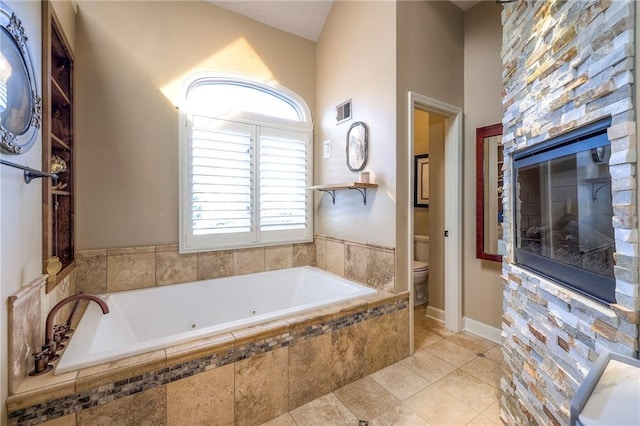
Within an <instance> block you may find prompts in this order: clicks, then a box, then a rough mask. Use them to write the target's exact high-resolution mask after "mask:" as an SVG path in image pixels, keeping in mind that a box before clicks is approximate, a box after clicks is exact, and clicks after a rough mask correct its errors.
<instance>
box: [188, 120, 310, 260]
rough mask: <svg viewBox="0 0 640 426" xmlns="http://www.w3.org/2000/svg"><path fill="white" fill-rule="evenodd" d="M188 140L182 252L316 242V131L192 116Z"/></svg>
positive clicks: (189, 121)
mask: <svg viewBox="0 0 640 426" xmlns="http://www.w3.org/2000/svg"><path fill="white" fill-rule="evenodd" d="M185 133H186V135H185V137H184V139H185V140H186V144H185V147H184V151H183V157H185V158H184V161H183V171H182V175H183V178H182V179H183V186H182V188H181V191H182V203H181V206H180V208H181V212H180V216H181V226H182V227H181V234H182V235H183V238H182V239H181V242H182V247H181V251H183V252H189V251H202V250H206V249H216V248H235V247H251V246H259V245H268V244H278V243H287V242H300V241H309V240H310V239H311V237H312V204H313V200H312V198H311V196H310V193H309V191H307V190H306V187H308V186H311V184H312V181H311V179H312V144H311V132H310V131H295V130H289V129H283V128H277V127H271V126H266V125H262V124H261V123H258V124H256V123H251V122H242V121H239V120H234V121H231V120H223V119H220V118H213V117H203V116H199V115H191V116H189V117H188V118H187V124H186V126H185Z"/></svg>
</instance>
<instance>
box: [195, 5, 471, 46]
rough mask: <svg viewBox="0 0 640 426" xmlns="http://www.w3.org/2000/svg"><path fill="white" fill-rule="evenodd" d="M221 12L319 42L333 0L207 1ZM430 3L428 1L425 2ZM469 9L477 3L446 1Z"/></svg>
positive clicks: (463, 8)
mask: <svg viewBox="0 0 640 426" xmlns="http://www.w3.org/2000/svg"><path fill="white" fill-rule="evenodd" d="M207 1H209V3H212V4H215V5H216V6H220V7H222V8H224V9H227V10H230V11H232V12H235V13H238V14H240V15H243V16H246V17H248V18H251V19H254V20H256V21H259V22H262V23H263V24H267V25H270V26H272V27H275V28H278V29H280V30H283V31H286V32H288V33H291V34H295V35H297V36H300V37H303V38H306V39H308V40H311V41H318V37H320V33H321V32H322V27H323V26H324V21H325V20H326V19H327V15H329V11H330V10H331V6H332V5H333V0H294V1H292V0H247V1H238V0H207ZM427 1H429V0H427ZM449 1H451V3H453V4H455V5H456V6H458V7H459V8H460V9H462V10H468V9H470V8H472V7H473V6H475V5H476V4H478V3H480V0H449Z"/></svg>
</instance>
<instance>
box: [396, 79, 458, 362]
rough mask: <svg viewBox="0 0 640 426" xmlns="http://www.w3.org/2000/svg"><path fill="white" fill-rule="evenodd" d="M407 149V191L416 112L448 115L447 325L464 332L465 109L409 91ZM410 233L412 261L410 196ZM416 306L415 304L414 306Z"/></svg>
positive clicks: (410, 201) (410, 203) (410, 181)
mask: <svg viewBox="0 0 640 426" xmlns="http://www.w3.org/2000/svg"><path fill="white" fill-rule="evenodd" d="M408 109H409V111H408V117H409V119H408V126H409V128H408V132H407V134H408V139H409V140H408V147H409V155H407V158H406V164H405V166H406V170H409V173H407V174H406V176H407V179H408V181H407V185H408V188H412V187H413V182H414V180H413V179H414V176H413V175H414V171H413V149H414V131H413V125H414V109H420V110H423V111H427V112H433V113H437V114H440V115H443V116H445V117H446V118H445V150H444V151H445V160H444V162H445V164H444V167H445V171H444V175H445V188H444V192H445V196H444V200H445V202H444V203H445V205H444V217H445V224H444V226H445V229H444V230H443V232H448V237H447V238H445V239H444V255H445V258H444V281H445V285H444V294H445V296H444V308H445V309H444V311H445V312H444V324H445V327H446V328H447V329H449V330H451V331H454V332H460V331H461V329H462V261H461V260H462V206H463V201H464V199H463V195H462V181H463V177H462V172H463V171H464V169H463V129H462V108H459V107H457V106H455V105H451V104H448V103H446V102H442V101H439V100H437V99H432V98H429V97H427V96H424V95H421V94H420V93H416V92H412V91H409V93H408ZM407 210H408V212H409V220H408V221H407V228H408V229H407V233H408V235H409V238H408V242H407V244H408V245H409V247H408V251H407V253H409V254H410V258H411V259H413V256H414V254H413V237H412V236H413V199H412V198H411V197H408V203H407ZM407 263H408V268H409V271H408V272H409V273H408V276H409V277H411V278H412V279H413V265H412V262H407ZM410 288H411V301H412V302H411V303H413V297H414V295H413V285H410ZM411 306H413V305H411ZM410 312H411V315H410V316H411V321H410V324H409V327H410V330H411V335H410V339H411V352H412V353H413V309H411V311H410Z"/></svg>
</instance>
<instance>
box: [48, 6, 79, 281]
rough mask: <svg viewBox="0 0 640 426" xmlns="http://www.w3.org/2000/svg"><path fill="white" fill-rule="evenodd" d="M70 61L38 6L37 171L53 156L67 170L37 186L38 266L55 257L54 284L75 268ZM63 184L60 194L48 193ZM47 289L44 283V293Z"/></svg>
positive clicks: (54, 21)
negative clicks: (39, 139)
mask: <svg viewBox="0 0 640 426" xmlns="http://www.w3.org/2000/svg"><path fill="white" fill-rule="evenodd" d="M73 63H74V56H73V52H72V50H71V48H70V44H69V42H68V40H67V38H66V36H65V34H64V31H63V30H62V26H61V25H60V22H59V20H58V17H57V16H56V14H55V11H54V10H53V6H52V5H51V1H50V0H46V1H43V2H42V168H43V170H45V171H48V170H50V168H51V159H52V158H53V157H54V156H58V157H60V158H62V159H63V160H64V161H65V163H66V164H67V170H66V171H64V172H60V173H58V176H59V178H58V181H57V182H53V181H52V180H50V179H45V180H43V185H42V239H43V241H42V258H43V259H42V261H43V262H42V263H43V271H44V273H46V266H47V259H48V258H50V257H51V256H58V257H59V258H60V261H61V262H62V270H61V271H60V273H59V274H58V276H57V278H58V279H57V282H59V281H60V280H61V279H62V278H64V277H65V276H66V275H67V274H69V272H71V271H72V270H73V268H74V267H75V217H74V213H75V205H74V204H75V181H74V178H75V150H74V148H75V138H74V136H75V131H74V130H75V126H74V124H75V123H74V96H73V95H74V93H73ZM58 184H66V186H65V187H64V188H63V189H62V190H59V189H54V186H56V185H58ZM54 286H55V285H52V286H51V287H50V284H49V283H47V292H49V291H51V290H52V289H53V287H54Z"/></svg>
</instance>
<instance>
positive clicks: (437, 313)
mask: <svg viewBox="0 0 640 426" xmlns="http://www.w3.org/2000/svg"><path fill="white" fill-rule="evenodd" d="M427 317H429V318H433V319H435V320H438V321H442V322H444V311H443V310H442V309H438V308H434V307H433V306H427Z"/></svg>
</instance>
